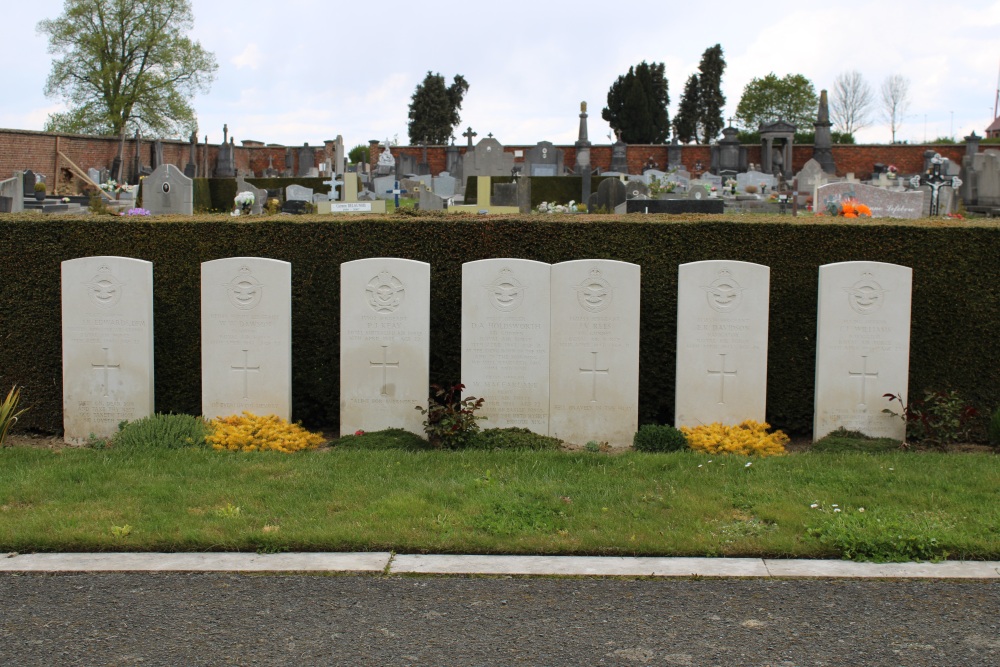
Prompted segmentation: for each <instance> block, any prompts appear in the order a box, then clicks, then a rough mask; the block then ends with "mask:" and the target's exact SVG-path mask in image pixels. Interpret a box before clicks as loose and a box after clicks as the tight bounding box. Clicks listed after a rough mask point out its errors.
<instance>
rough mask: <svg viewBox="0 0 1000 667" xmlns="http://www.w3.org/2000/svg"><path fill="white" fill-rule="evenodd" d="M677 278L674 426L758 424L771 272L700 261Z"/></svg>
mask: <svg viewBox="0 0 1000 667" xmlns="http://www.w3.org/2000/svg"><path fill="white" fill-rule="evenodd" d="M677 274H678V280H677V285H678V287H677V383H676V398H675V400H674V426H677V427H680V426H701V425H703V424H711V423H713V422H719V423H722V424H726V425H733V424H739V423H741V422H743V421H745V420H747V419H753V420H754V421H758V422H763V421H764V419H765V417H764V412H765V407H766V404H767V324H768V306H769V303H770V298H769V294H770V278H771V270H770V269H769V268H768V267H766V266H762V265H760V264H752V263H749V262H729V261H706V262H693V263H690V264H681V265H680V267H678V271H677Z"/></svg>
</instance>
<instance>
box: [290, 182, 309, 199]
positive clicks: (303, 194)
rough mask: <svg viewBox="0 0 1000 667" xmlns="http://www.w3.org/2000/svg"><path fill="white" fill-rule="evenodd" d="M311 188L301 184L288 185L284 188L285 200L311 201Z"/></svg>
mask: <svg viewBox="0 0 1000 667" xmlns="http://www.w3.org/2000/svg"><path fill="white" fill-rule="evenodd" d="M312 197H313V191H312V188H307V187H304V186H301V185H295V184H292V185H289V186H288V187H287V188H285V201H309V202H311V201H312Z"/></svg>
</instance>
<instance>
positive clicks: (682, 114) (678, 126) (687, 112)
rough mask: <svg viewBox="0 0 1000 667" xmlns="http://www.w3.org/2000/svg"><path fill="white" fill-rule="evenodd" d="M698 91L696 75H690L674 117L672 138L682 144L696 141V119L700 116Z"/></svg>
mask: <svg viewBox="0 0 1000 667" xmlns="http://www.w3.org/2000/svg"><path fill="white" fill-rule="evenodd" d="M698 91H699V88H698V75H697V74H692V75H691V76H689V77H688V80H687V83H686V84H684V93H683V94H682V95H681V101H680V104H678V106H677V115H676V116H674V136H676V137H677V138H678V139H680V140H681V141H683V142H684V143H688V142H689V141H691V140H694V141H695V142H697V141H698V118H699V117H700V115H701V106H700V104H699V99H698Z"/></svg>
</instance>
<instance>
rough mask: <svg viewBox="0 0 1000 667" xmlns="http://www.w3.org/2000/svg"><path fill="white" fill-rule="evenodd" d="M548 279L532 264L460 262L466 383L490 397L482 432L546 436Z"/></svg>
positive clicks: (469, 390)
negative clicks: (501, 430) (514, 430)
mask: <svg viewBox="0 0 1000 667" xmlns="http://www.w3.org/2000/svg"><path fill="white" fill-rule="evenodd" d="M549 274H550V266H549V265H548V264H545V263H542V262H535V261H531V260H527V259H484V260H480V261H477V262H468V263H466V264H463V265H462V381H463V382H464V383H465V387H466V390H465V393H466V394H467V395H470V396H476V397H484V398H486V402H485V403H484V404H483V408H482V410H481V411H480V412H481V414H483V415H485V416H486V417H487V421H486V422H484V423H483V424H482V426H483V428H507V427H512V426H514V427H519V428H526V429H530V430H531V431H534V432H535V433H539V434H541V435H548V434H549V326H550V307H549V281H550V275H549Z"/></svg>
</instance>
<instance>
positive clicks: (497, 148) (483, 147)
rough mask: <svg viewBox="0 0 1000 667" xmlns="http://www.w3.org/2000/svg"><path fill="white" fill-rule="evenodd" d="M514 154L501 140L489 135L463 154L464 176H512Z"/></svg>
mask: <svg viewBox="0 0 1000 667" xmlns="http://www.w3.org/2000/svg"><path fill="white" fill-rule="evenodd" d="M513 168H514V155H513V154H511V153H508V152H506V151H504V149H503V146H502V145H501V144H500V142H499V141H497V140H496V139H493V138H492V137H488V138H486V139H483V140H482V141H480V142H479V143H478V144H476V147H475V149H473V150H472V151H467V152H466V153H465V154H464V155H463V156H462V177H463V178H465V179H468V178H469V177H470V176H510V170H511V169H513Z"/></svg>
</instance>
